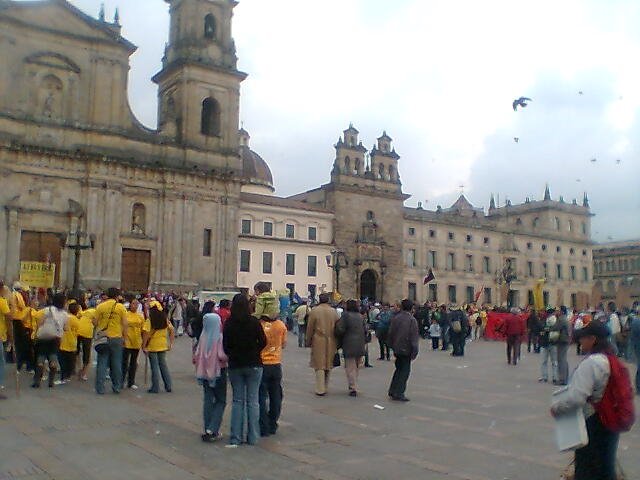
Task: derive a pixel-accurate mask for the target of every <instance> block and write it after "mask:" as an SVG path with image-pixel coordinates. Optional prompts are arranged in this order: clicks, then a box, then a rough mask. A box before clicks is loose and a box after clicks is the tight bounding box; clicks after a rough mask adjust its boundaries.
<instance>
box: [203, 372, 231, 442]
mask: <svg viewBox="0 0 640 480" xmlns="http://www.w3.org/2000/svg"><path fill="white" fill-rule="evenodd" d="M202 390H203V392H204V399H203V404H202V416H203V419H204V431H205V433H212V434H214V435H218V433H220V424H221V423H222V414H223V413H224V407H225V406H226V405H227V369H226V368H223V369H222V371H221V372H220V376H219V377H218V378H217V379H216V381H215V383H214V384H213V386H211V385H210V384H209V383H208V382H204V383H203V384H202Z"/></svg>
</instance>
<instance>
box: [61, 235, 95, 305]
mask: <svg viewBox="0 0 640 480" xmlns="http://www.w3.org/2000/svg"><path fill="white" fill-rule="evenodd" d="M95 242H96V236H95V235H93V234H91V235H89V234H87V232H83V231H82V230H80V227H79V226H78V227H77V228H76V231H75V232H74V231H71V232H69V234H68V235H67V238H66V240H65V243H64V247H65V248H68V249H70V250H73V252H74V259H73V287H72V289H71V290H72V294H73V295H76V296H77V295H78V293H79V290H80V254H81V253H82V251H83V250H88V249H91V250H93V248H94V247H95Z"/></svg>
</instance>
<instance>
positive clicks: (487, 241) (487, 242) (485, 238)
mask: <svg viewBox="0 0 640 480" xmlns="http://www.w3.org/2000/svg"><path fill="white" fill-rule="evenodd" d="M482 242H483V243H484V244H485V245H489V237H484V238H483V239H482Z"/></svg>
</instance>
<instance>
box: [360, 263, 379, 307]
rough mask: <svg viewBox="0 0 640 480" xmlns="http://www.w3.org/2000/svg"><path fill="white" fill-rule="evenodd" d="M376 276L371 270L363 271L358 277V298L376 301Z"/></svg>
mask: <svg viewBox="0 0 640 480" xmlns="http://www.w3.org/2000/svg"><path fill="white" fill-rule="evenodd" d="M376 287H377V275H376V272H374V271H373V270H371V269H368V270H365V271H364V272H362V274H361V275H360V298H363V299H364V298H368V299H369V301H375V300H376Z"/></svg>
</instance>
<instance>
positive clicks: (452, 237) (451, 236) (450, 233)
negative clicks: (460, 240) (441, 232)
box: [448, 232, 455, 240]
mask: <svg viewBox="0 0 640 480" xmlns="http://www.w3.org/2000/svg"><path fill="white" fill-rule="evenodd" d="M448 236H449V240H453V239H454V238H455V235H454V234H453V232H449V235H448Z"/></svg>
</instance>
